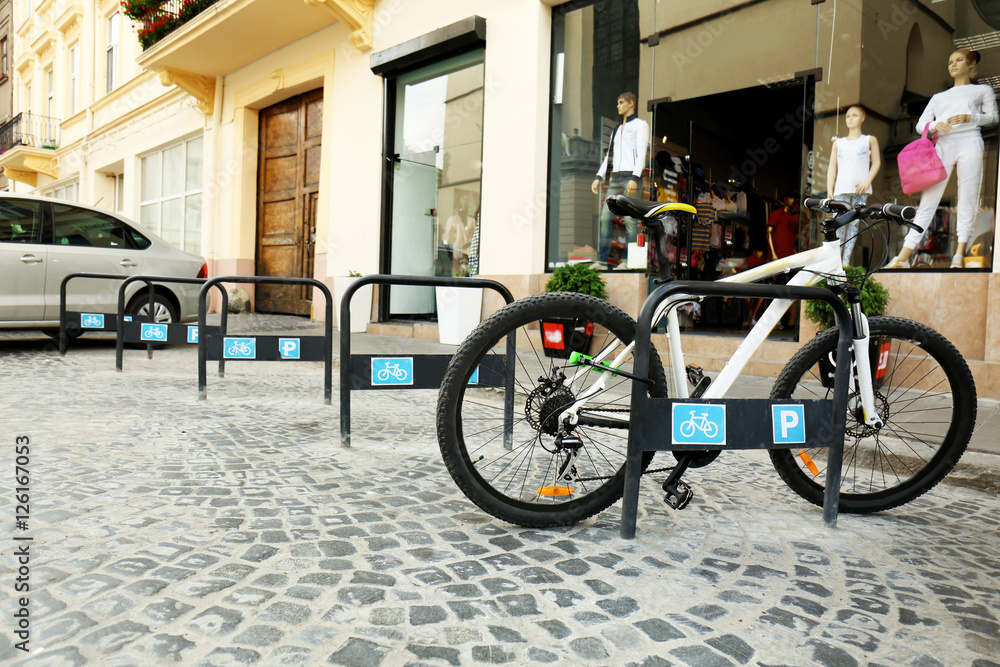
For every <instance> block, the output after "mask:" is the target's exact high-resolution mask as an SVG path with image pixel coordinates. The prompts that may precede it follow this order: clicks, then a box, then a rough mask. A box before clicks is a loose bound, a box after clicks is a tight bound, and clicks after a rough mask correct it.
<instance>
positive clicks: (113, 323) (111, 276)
mask: <svg viewBox="0 0 1000 667" xmlns="http://www.w3.org/2000/svg"><path fill="white" fill-rule="evenodd" d="M130 277H131V276H128V275H122V274H120V273H85V272H84V273H71V274H69V275H68V276H66V277H65V278H63V279H62V282H61V283H60V284H59V356H62V357H65V356H66V347H67V344H68V343H69V337H68V336H67V335H66V329H67V325H68V324H69V322H68V320H69V318H70V317H71V316H72V317H76V318H77V321H76V324H77V325H78V327H79V328H80V329H81V330H82V329H86V330H88V331H108V332H111V331H115V330H116V328H117V319H118V317H119V315H117V314H115V313H82V312H77V311H67V310H66V286H67V285H68V284H69V281H70V280H73V279H74V278H89V279H93V280H125V279H126V278H130ZM119 312H120V311H119ZM83 315H100V316H101V317H102V318H104V319H103V320H102V325H101V326H100V327H90V326H88V327H84V326H83V321H82V316H83Z"/></svg>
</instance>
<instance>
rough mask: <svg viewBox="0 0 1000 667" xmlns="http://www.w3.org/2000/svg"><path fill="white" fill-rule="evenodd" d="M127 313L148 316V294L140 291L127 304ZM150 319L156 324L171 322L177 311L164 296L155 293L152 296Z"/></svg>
mask: <svg viewBox="0 0 1000 667" xmlns="http://www.w3.org/2000/svg"><path fill="white" fill-rule="evenodd" d="M128 314H129V315H133V316H137V317H150V313H149V295H148V294H146V293H145V292H144V291H143V292H140V293H139V294H138V295H137V296H136V297H135V298H133V299H132V303H130V304H129V307H128ZM152 321H153V322H155V323H157V324H173V323H174V322H176V321H177V311H176V310H175V309H174V305H173V304H172V303H170V301H168V300H167V299H166V298H164V297H162V296H160V295H159V294H157V295H156V296H155V297H153V314H152Z"/></svg>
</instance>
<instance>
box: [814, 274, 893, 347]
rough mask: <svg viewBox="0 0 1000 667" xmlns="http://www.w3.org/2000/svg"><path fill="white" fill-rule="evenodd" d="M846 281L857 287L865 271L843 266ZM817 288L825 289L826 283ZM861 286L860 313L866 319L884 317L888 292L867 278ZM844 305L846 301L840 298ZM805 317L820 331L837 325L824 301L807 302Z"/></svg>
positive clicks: (878, 283) (870, 278)
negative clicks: (817, 326) (876, 316)
mask: <svg viewBox="0 0 1000 667" xmlns="http://www.w3.org/2000/svg"><path fill="white" fill-rule="evenodd" d="M844 271H846V272H847V281H848V282H849V283H851V284H852V285H859V284H860V283H861V281H862V279H863V276H864V275H865V273H866V271H865V269H863V268H862V267H860V266H845V267H844ZM816 286H817V287H826V281H825V280H823V281H821V282H820V283H819V284H818V285H816ZM860 286H861V312H863V313H864V314H865V315H867V316H868V317H872V316H873V315H885V310H886V308H887V307H888V306H889V299H890V295H889V290H887V289H886V288H885V287H884V286H883V285H882V283H880V282H879V281H877V280H875V278H873V277H871V276H869V277H868V278H867V279H865V280H864V284H863V285H860ZM841 299H842V300H843V301H844V303H845V304H846V303H847V301H846V299H844V297H843V296H841ZM806 317H808V318H809V319H810V320H812V321H813V322H815V323H816V324H818V325H819V329H820V331H824V330H826V329H829V328H830V327H832V326H834V325H836V324H837V318H836V317H835V316H834V314H833V308H832V307H831V306H830V304H828V303H826V302H825V301H807V302H806Z"/></svg>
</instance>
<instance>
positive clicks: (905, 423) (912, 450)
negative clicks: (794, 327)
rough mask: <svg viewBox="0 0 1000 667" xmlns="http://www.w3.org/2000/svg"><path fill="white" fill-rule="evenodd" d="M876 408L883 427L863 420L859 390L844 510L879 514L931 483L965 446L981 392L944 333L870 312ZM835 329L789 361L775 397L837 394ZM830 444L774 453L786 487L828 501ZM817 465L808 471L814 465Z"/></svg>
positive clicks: (852, 411)
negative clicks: (834, 376)
mask: <svg viewBox="0 0 1000 667" xmlns="http://www.w3.org/2000/svg"><path fill="white" fill-rule="evenodd" d="M868 324H869V329H870V331H871V343H870V346H871V349H872V373H873V375H875V376H876V379H875V381H874V383H875V407H876V410H877V411H878V413H879V416H880V417H881V418H882V420H883V422H884V425H883V426H882V427H881V428H879V429H875V428H873V427H870V426H867V425H865V423H864V421H863V415H862V410H861V407H860V397H859V396H858V395H857V393H856V392H855V390H854V387H853V386H852V390H851V395H850V398H849V400H848V414H847V427H846V432H845V441H844V456H843V468H842V471H843V479H842V483H841V486H840V511H842V512H854V513H870V512H878V511H882V510H886V509H890V508H893V507H897V506H899V505H902V504H904V503H907V502H909V501H911V500H913V499H914V498H916V497H918V496H920V495H922V494H923V493H925V492H927V491H928V490H930V489H931V488H932V487H934V485H935V484H937V483H938V482H940V481H941V479H942V478H944V476H945V475H947V474H948V473H949V472H950V471H951V469H952V468H954V467H955V464H956V463H957V462H958V459H959V457H961V456H962V453H963V452H964V451H965V448H966V446H968V444H969V439H970V438H971V437H972V429H973V427H974V426H975V423H976V388H975V383H974V382H973V379H972V373H971V372H970V371H969V367H968V365H967V364H966V363H965V360H964V359H963V358H962V356H961V355H960V354H959V352H958V350H956V349H955V346H954V345H952V344H951V343H950V342H948V340H947V339H945V338H944V336H942V335H941V334H939V333H937V332H936V331H934V330H932V329H931V328H929V327H926V326H924V325H922V324H919V323H917V322H912V321H910V320H904V319H901V318H896V317H873V318H871V319H870V320H869V321H868ZM838 331H839V329H838V328H834V329H831V330H829V331H825V332H823V333H821V334H819V335H818V336H816V338H814V339H813V340H812V341H811V342H810V343H809V344H807V345H806V346H805V347H803V348H802V349H801V350H799V352H798V353H797V354H796V355H795V356H794V357H793V358H792V359H791V361H789V362H788V365H787V366H785V368H784V370H783V371H782V372H781V375H780V376H779V377H778V380H777V381H776V382H775V384H774V388H773V389H772V391H771V398H801V399H810V398H832V397H833V380H832V377H833V376H832V373H833V365H834V361H835V357H836V349H837V336H838ZM828 451H829V450H827V449H825V448H820V449H805V450H802V451H801V452H799V450H788V449H773V450H771V452H770V454H771V461H772V462H773V463H774V467H775V469H776V470H777V471H778V474H779V475H781V478H782V479H783V480H784V481H785V483H786V484H788V486H790V487H791V488H792V490H794V491H795V492H796V493H798V494H799V495H800V496H802V497H803V498H805V499H806V500H808V501H809V502H812V503H815V504H817V505H822V504H823V489H824V488H825V478H826V463H827V460H828V458H827V452H828ZM810 462H811V463H812V464H813V466H815V468H816V469H815V470H814V471H812V472H811V471H810V466H809V463H810Z"/></svg>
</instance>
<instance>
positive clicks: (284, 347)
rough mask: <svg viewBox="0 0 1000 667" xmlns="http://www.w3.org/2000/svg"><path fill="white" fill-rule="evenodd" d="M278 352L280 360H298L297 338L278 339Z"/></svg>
mask: <svg viewBox="0 0 1000 667" xmlns="http://www.w3.org/2000/svg"><path fill="white" fill-rule="evenodd" d="M278 352H279V353H280V354H281V358H282V359H298V358H299V355H300V353H299V339H298V338H279V339H278Z"/></svg>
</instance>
